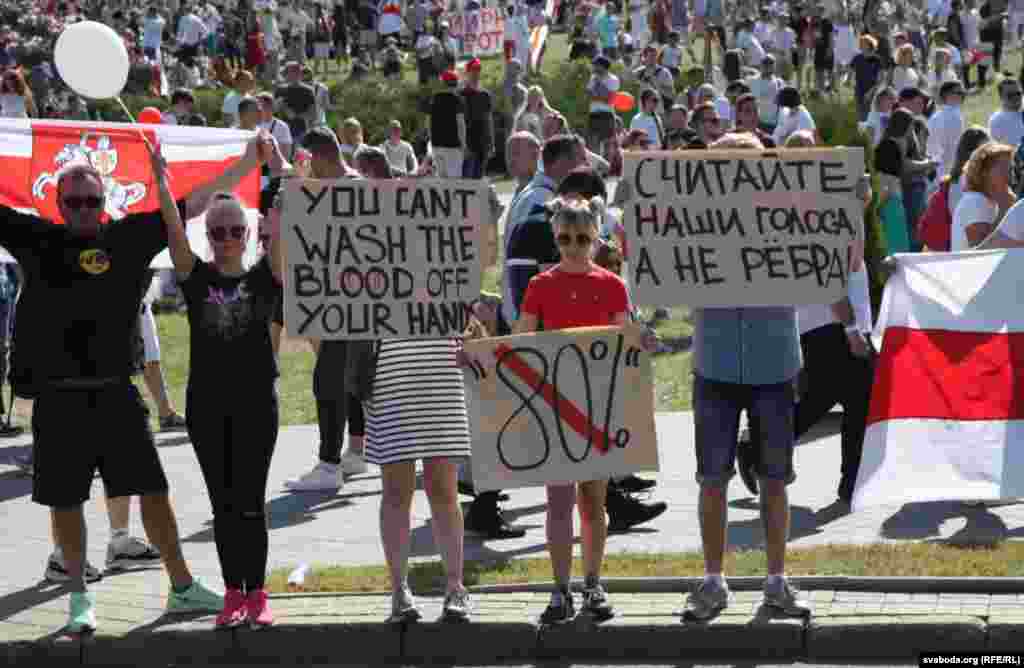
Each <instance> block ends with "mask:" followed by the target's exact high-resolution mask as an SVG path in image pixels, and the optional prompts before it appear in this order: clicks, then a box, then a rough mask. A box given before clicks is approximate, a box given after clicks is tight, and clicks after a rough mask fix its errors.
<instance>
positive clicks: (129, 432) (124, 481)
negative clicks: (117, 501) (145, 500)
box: [32, 379, 167, 508]
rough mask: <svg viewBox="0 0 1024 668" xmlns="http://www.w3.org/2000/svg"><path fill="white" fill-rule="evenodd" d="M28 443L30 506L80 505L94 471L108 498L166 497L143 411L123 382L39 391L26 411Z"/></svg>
mask: <svg viewBox="0 0 1024 668" xmlns="http://www.w3.org/2000/svg"><path fill="white" fill-rule="evenodd" d="M32 437H33V444H32V450H33V453H32V454H33V471H34V473H33V479H32V500H33V501H35V502H36V503H39V504H42V505H44V506H50V507H54V508H69V507H73V506H78V505H81V504H82V503H84V502H85V501H86V500H88V498H89V492H90V490H91V489H92V481H93V477H94V476H95V473H96V470H97V469H99V472H100V477H101V478H102V479H103V485H104V487H105V488H106V493H107V496H108V497H110V498H117V497H121V496H136V495H144V494H163V493H166V492H167V477H166V476H165V475H164V468H163V465H162V464H161V463H160V458H159V456H158V455H157V452H156V442H155V441H154V440H153V432H152V431H151V430H150V428H149V410H148V409H147V408H146V404H145V403H144V402H143V401H142V396H141V395H140V394H139V390H138V389H137V388H136V387H135V386H134V385H132V383H131V381H129V380H128V379H125V380H124V381H123V382H120V381H119V382H117V383H115V384H112V385H108V386H105V387H101V388H98V389H54V388H46V389H43V390H42V391H40V393H39V396H38V397H36V400H35V405H34V406H33V409H32Z"/></svg>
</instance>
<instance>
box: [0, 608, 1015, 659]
mask: <svg viewBox="0 0 1024 668" xmlns="http://www.w3.org/2000/svg"><path fill="white" fill-rule="evenodd" d="M329 620H330V617H329V616H325V617H324V618H323V621H318V622H314V623H310V624H301V623H300V624H281V625H279V626H276V627H274V628H273V629H269V630H265V631H250V630H248V629H238V630H235V631H230V632H224V631H214V630H212V629H211V628H210V626H209V625H208V624H195V623H193V624H186V625H169V626H167V627H162V628H156V629H153V630H151V631H148V632H140V633H128V634H126V635H124V636H97V637H94V638H85V639H81V640H74V641H68V640H67V639H62V640H57V639H45V640H39V641H36V642H34V643H33V642H28V643H22V642H18V643H9V644H0V662H3V663H5V664H7V665H46V666H47V668H49V667H50V666H64V665H80V664H104V665H155V662H159V663H160V665H173V664H178V663H184V664H206V663H232V664H238V665H255V664H276V665H297V664H306V663H339V664H343V663H353V662H355V663H364V662H365V663H367V664H371V665H382V664H389V663H390V664H395V663H403V662H404V663H409V662H425V663H432V662H433V663H436V662H454V661H457V662H458V663H460V664H462V663H474V664H476V663H491V662H501V661H509V660H519V661H523V660H528V661H532V660H543V659H550V658H558V659H562V660H573V661H580V660H603V661H607V660H616V659H618V660H633V659H637V660H639V659H643V660H648V661H650V660H674V661H678V660H679V659H680V657H686V658H687V659H691V660H692V659H703V658H708V659H715V658H746V657H750V658H751V659H765V658H770V659H775V660H784V661H795V660H804V661H806V660H816V659H846V660H849V659H890V660H894V659H897V660H898V659H912V658H914V657H916V656H917V655H918V654H919V653H920V652H922V651H945V652H986V651H989V652H999V651H1002V652H1006V651H1019V650H1020V647H1021V644H1020V643H1021V639H1022V638H1024V613H1022V615H1021V616H1020V617H1013V618H1011V619H1008V620H1002V621H1000V622H998V623H986V622H985V621H984V620H983V619H981V618H978V617H970V616H962V615H948V616H941V615H920V616H914V615H909V616H887V615H878V616H864V615H860V616H847V617H843V616H835V617H821V618H814V619H811V620H803V619H791V618H778V617H775V616H772V615H770V614H765V613H762V612H759V613H758V614H757V615H754V616H751V615H750V614H723V615H722V616H720V617H718V618H717V619H715V620H713V621H711V622H709V623H705V624H690V623H687V624H682V623H680V619H679V617H673V616H669V615H659V616H644V615H638V614H624V615H620V616H619V617H616V618H615V619H613V620H611V621H609V622H606V623H604V624H600V625H595V624H593V623H592V622H591V621H589V620H588V619H587V618H585V617H582V616H581V618H578V619H577V620H576V621H574V622H572V623H570V624H567V625H565V626H562V627H557V628H546V629H541V628H538V627H537V626H536V625H534V624H532V623H529V622H527V621H525V620H524V621H522V622H506V621H493V620H492V621H487V620H486V619H483V620H481V621H476V622H472V623H470V624H465V625H460V624H446V623H442V622H420V623H418V624H410V625H406V626H395V625H390V624H385V623H381V622H357V623H331V622H330V621H329ZM40 662H42V663H40Z"/></svg>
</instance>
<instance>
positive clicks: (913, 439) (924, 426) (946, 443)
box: [853, 250, 1024, 509]
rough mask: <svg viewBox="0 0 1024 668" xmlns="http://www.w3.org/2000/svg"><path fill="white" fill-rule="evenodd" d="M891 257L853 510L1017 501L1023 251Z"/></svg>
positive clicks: (1023, 424)
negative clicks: (948, 502)
mask: <svg viewBox="0 0 1024 668" xmlns="http://www.w3.org/2000/svg"><path fill="white" fill-rule="evenodd" d="M895 257H896V260H897V263H898V265H897V269H896V271H895V273H894V274H893V276H892V277H891V278H890V279H889V281H888V283H887V284H886V287H885V296H884V298H883V301H882V307H881V310H880V312H879V322H878V330H877V331H878V332H880V333H882V336H883V339H882V350H881V354H880V356H879V359H878V364H877V368H876V371H875V381H874V387H873V390H872V394H871V409H870V411H869V414H868V428H867V433H866V435H865V438H864V456H863V459H862V461H861V466H860V471H859V473H858V475H857V485H856V489H855V491H854V496H853V506H854V508H855V509H857V508H863V507H865V506H872V505H882V504H895V503H909V502H920V501H938V500H954V499H967V500H970V499H977V500H988V499H1012V498H1018V497H1022V496H1024V250H1009V251H1006V250H996V251H974V252H966V253H923V254H905V255H904V254H901V255H897V256H895Z"/></svg>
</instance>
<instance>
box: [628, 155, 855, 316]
mask: <svg viewBox="0 0 1024 668" xmlns="http://www.w3.org/2000/svg"><path fill="white" fill-rule="evenodd" d="M863 173H864V152H863V149H860V148H836V149H787V150H780V151H765V152H759V151H750V150H729V151H683V152H674V153H668V152H660V151H659V152H644V153H632V152H630V153H626V154H625V166H624V169H623V174H624V176H623V179H624V180H626V181H627V182H628V184H629V187H630V191H631V193H632V199H631V200H629V202H628V203H627V204H626V205H624V207H623V217H624V223H625V227H626V235H627V239H628V240H629V246H630V249H631V250H630V254H631V256H630V262H629V268H630V279H631V282H632V287H633V296H634V299H635V300H636V303H638V304H644V305H650V306H676V305H688V306H693V307H700V306H771V305H802V304H829V303H832V302H835V301H838V300H839V299H841V298H842V297H843V296H844V295H845V294H846V281H847V277H848V275H849V273H850V264H851V261H852V259H853V257H854V256H855V252H854V249H855V248H856V244H857V243H859V240H860V239H862V238H863V227H864V225H863V220H864V205H863V203H862V202H861V201H860V200H859V199H858V198H857V196H856V194H855V190H856V185H857V181H858V179H859V178H860V176H861V175H862V174H863Z"/></svg>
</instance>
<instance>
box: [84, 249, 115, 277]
mask: <svg viewBox="0 0 1024 668" xmlns="http://www.w3.org/2000/svg"><path fill="white" fill-rule="evenodd" d="M78 264H79V266H80V267H82V269H84V270H85V271H86V272H88V273H90V274H93V275H96V274H102V273H105V272H106V271H107V270H108V269H110V256H109V255H107V252H106V251H104V250H101V249H99V248H87V249H85V250H84V251H82V252H81V253H79V254H78Z"/></svg>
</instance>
